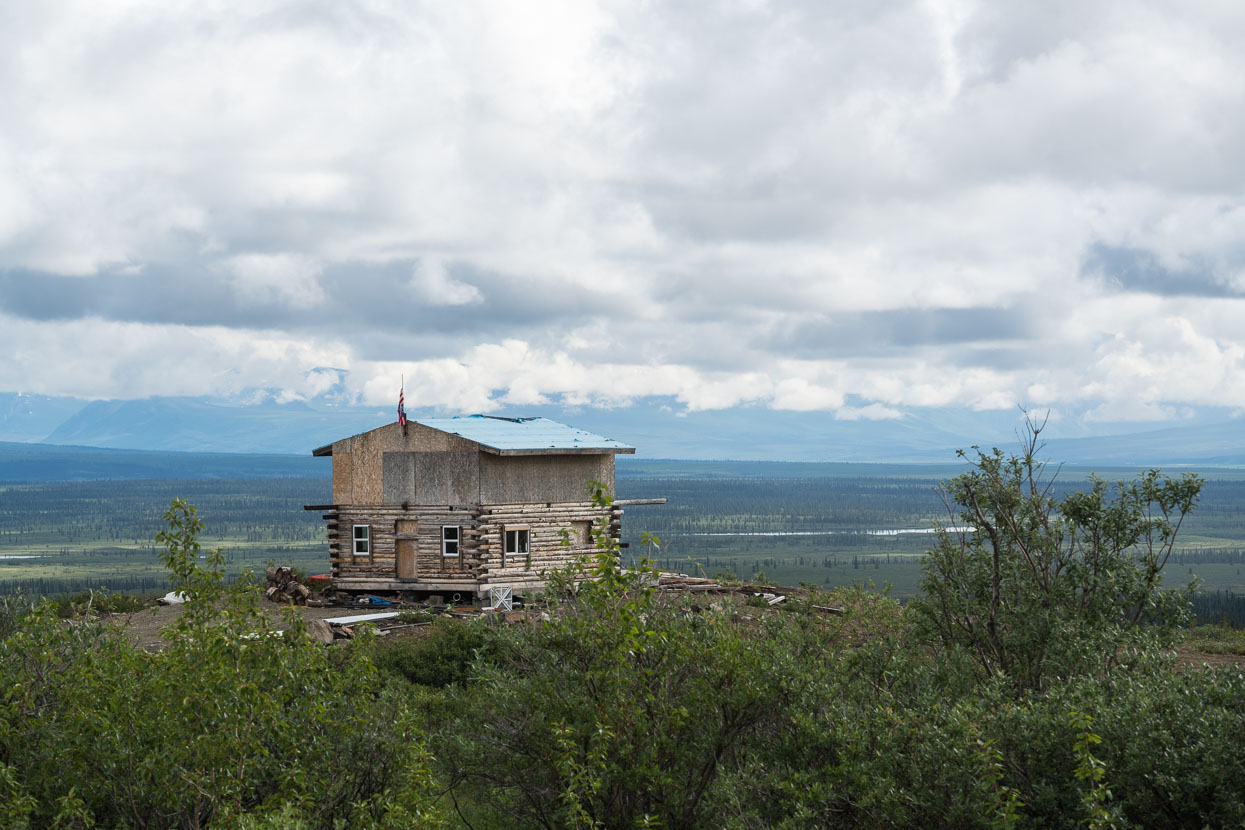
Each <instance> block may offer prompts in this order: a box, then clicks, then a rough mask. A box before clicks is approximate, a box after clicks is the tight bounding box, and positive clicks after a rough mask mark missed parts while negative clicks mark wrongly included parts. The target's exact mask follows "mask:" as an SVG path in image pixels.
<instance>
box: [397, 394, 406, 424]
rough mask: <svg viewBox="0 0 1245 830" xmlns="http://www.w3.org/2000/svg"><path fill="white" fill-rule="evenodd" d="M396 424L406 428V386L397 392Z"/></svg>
mask: <svg viewBox="0 0 1245 830" xmlns="http://www.w3.org/2000/svg"><path fill="white" fill-rule="evenodd" d="M398 423H399V424H401V425H402V426H403V427H404V428H405V427H406V384H403V385H402V388H401V389H399V390H398Z"/></svg>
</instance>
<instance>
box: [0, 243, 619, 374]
mask: <svg viewBox="0 0 1245 830" xmlns="http://www.w3.org/2000/svg"><path fill="white" fill-rule="evenodd" d="M413 268H414V263H413V262H411V261H402V262H393V263H389V264H384V265H374V264H367V263H342V264H337V265H332V266H329V267H328V268H326V269H325V270H324V271H323V273H321V274H320V275H319V277H318V278H317V284H318V286H319V288H320V289H321V290H322V291H323V292H324V295H325V296H324V299H323V301H322V302H318V303H316V304H315V305H312V306H311V307H297V306H290V305H287V304H284V303H281V302H259V301H256V300H254V299H248V298H247V297H245V296H242V295H240V294H239V293H238V292H237V291H236V290H235V287H234V285H233V283H232V280H231V278H229V277H227V276H225V275H223V274H222V272H221V271H220V270H218V269H214V268H211V267H208V266H206V265H203V264H187V265H185V266H183V267H179V268H173V267H168V266H153V267H151V268H147V269H144V270H143V271H142V272H140V273H126V272H113V273H103V274H98V275H95V276H90V277H61V276H57V275H52V274H46V273H40V272H37V271H30V270H27V269H11V270H8V271H0V309H3V310H5V311H7V312H8V313H10V314H13V315H15V316H18V317H25V318H28V319H32V320H74V319H79V318H82V317H99V318H102V319H106V320H116V321H121V322H142V323H171V324H182V325H190V326H224V327H228V328H276V329H283V330H287V331H294V332H305V333H315V334H318V335H321V336H326V337H329V338H336V337H340V338H343V339H346V340H348V341H350V342H352V343H353V342H358V343H359V345H360V346H362V347H364V348H363V351H364V352H367V353H369V355H370V356H372V357H379V355H377V354H371V353H373V352H377V351H378V349H379V350H380V353H381V354H383V353H384V349H388V348H390V347H391V346H392V345H394V344H396V343H399V342H404V341H405V342H407V343H408V346H407V348H406V349H405V350H404V351H405V352H406V353H408V354H409V353H411V352H412V351H416V352H417V353H419V354H420V355H421V356H430V355H436V354H447V353H450V352H449V349H450V348H452V347H455V346H457V347H461V346H462V345H463V344H464V343H476V342H480V341H481V340H483V341H489V340H499V339H502V338H504V337H516V336H523V335H525V334H533V333H541V332H544V331H545V330H548V329H555V330H556V329H560V328H561V327H562V326H563V325H564V324H565V322H566V321H568V320H574V321H578V322H579V323H583V322H586V321H588V320H590V319H591V318H593V317H594V316H597V315H600V314H604V313H606V312H607V311H608V309H607V308H606V307H605V305H604V303H603V302H602V301H601V299H600V298H599V297H598V296H597V295H595V294H594V293H592V292H590V291H574V292H573V291H552V292H536V291H532V290H531V289H530V287H529V286H527V285H525V284H524V282H523V281H521V280H519V279H515V278H512V277H509V276H508V275H505V274H500V273H496V272H492V271H487V270H483V269H478V268H472V267H470V266H456V267H455V266H451V267H450V268H449V269H448V271H449V273H450V276H451V277H453V278H455V279H457V280H460V281H462V282H466V283H469V284H471V285H474V286H475V287H476V288H477V289H479V291H480V294H481V300H480V302H477V303H471V304H465V305H449V306H447V305H439V304H438V303H436V302H428V301H426V300H424V299H422V298H421V297H420V296H419V294H418V292H417V291H416V290H415V289H413V287H412V285H411V275H412V272H413ZM411 338H415V339H424V343H425V345H426V346H432V345H433V344H434V343H435V344H438V345H439V348H435V349H429V350H428V351H424V350H423V349H418V350H414V349H411V348H410V339H411ZM369 341H370V347H369V346H368V344H369Z"/></svg>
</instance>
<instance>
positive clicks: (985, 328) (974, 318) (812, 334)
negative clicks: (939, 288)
mask: <svg viewBox="0 0 1245 830" xmlns="http://www.w3.org/2000/svg"><path fill="white" fill-rule="evenodd" d="M1035 334H1036V331H1035V321H1034V319H1033V316H1032V313H1031V312H1029V311H1027V310H1021V309H992V308H935V309H901V310H896V311H867V312H861V313H859V314H834V315H825V316H822V317H820V318H818V319H816V320H813V321H808V322H802V323H799V324H797V325H795V326H793V327H791V328H789V329H786V330H783V331H781V332H777V333H775V334H774V335H773V338H772V341H771V347H772V348H775V349H780V350H783V351H789V352H791V353H792V354H795V355H798V356H801V357H806V358H827V359H832V358H847V357H858V356H885V355H894V354H896V353H898V352H901V351H904V350H909V349H920V348H923V347H929V346H947V345H961V344H966V343H978V342H982V341H1013V340H1024V339H1027V338H1029V337H1032V336H1034V335H1035Z"/></svg>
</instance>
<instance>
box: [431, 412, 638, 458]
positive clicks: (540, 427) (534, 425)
mask: <svg viewBox="0 0 1245 830" xmlns="http://www.w3.org/2000/svg"><path fill="white" fill-rule="evenodd" d="M413 420H415V423H417V424H423V425H424V426H426V427H432V428H433V429H437V430H440V431H441V432H449V433H452V434H454V435H461V436H462V437H463V438H466V439H467V440H468V441H475V442H476V443H477V444H481V445H482V446H485V447H491V448H493V449H495V450H500V451H502V452H507V451H520V452H521V451H529V452H534V451H536V452H538V451H540V450H555V451H557V450H599V451H605V452H623V453H632V452H635V447H629V446H627V445H626V444H623V443H621V442H619V441H615V440H613V439H612V438H605V437H604V436H601V435H596V434H594V433H591V432H586V431H585V430H582V429H576V428H575V427H571V426H567V425H566V424H559V423H558V422H557V421H550V420H549V419H548V418H499V417H495V416H492V415H468V416H466V417H458V418H418V419H413Z"/></svg>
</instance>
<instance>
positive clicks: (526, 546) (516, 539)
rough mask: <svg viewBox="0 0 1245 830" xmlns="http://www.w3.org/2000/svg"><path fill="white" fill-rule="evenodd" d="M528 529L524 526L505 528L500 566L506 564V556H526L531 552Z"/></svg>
mask: <svg viewBox="0 0 1245 830" xmlns="http://www.w3.org/2000/svg"><path fill="white" fill-rule="evenodd" d="M529 534H530V531H529V530H528V529H527V528H526V527H508V528H506V543H505V545H504V546H503V547H502V560H501V563H502V567H503V568H504V567H505V566H506V557H509V556H527V555H528V554H530V553H531V545H530V540H531V537H530V535H529Z"/></svg>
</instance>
